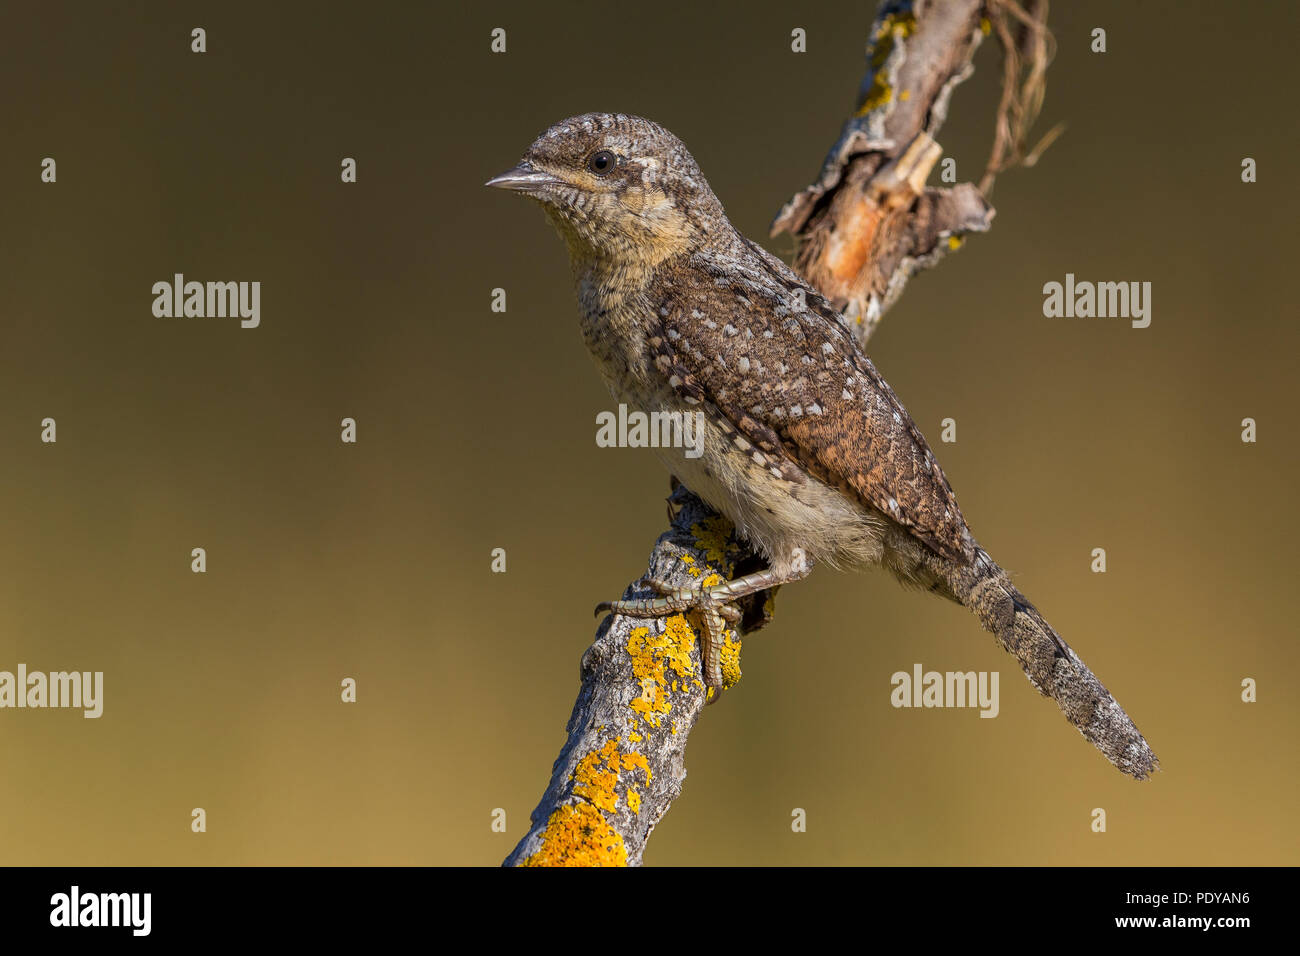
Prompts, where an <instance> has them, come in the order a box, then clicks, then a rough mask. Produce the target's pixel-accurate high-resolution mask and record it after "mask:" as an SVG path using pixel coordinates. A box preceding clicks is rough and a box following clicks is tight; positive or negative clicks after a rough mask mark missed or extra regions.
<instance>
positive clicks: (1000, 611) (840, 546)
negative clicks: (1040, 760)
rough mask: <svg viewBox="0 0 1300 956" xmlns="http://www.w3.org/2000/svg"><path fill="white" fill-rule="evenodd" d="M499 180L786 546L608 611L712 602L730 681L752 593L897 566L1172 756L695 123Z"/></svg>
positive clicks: (1101, 728)
mask: <svg viewBox="0 0 1300 956" xmlns="http://www.w3.org/2000/svg"><path fill="white" fill-rule="evenodd" d="M485 185H487V186H490V187H493V188H497V189H505V190H511V191H514V192H517V193H520V194H522V195H523V196H525V197H527V198H529V199H531V200H534V201H536V202H537V203H538V204H540V205H541V207H542V209H543V211H544V212H545V214H546V216H547V218H548V219H549V220H550V222H551V224H552V225H553V226H554V227H555V229H556V230H557V231H558V233H559V234H560V236H561V238H562V239H563V241H564V244H565V246H566V248H567V250H568V255H569V260H570V265H571V267H572V272H573V278H574V281H575V284H576V294H577V300H578V307H579V308H578V312H579V327H580V330H581V333H582V337H583V340H584V342H585V344H586V346H587V348H588V350H589V351H590V352H591V355H592V357H593V359H594V360H595V364H596V367H597V369H598V371H599V373H600V375H601V377H602V378H603V379H604V382H605V384H606V385H607V387H608V388H609V390H610V393H611V395H612V396H613V397H614V398H615V399H616V400H617V401H619V402H623V403H626V404H627V406H628V407H629V408H635V409H640V410H642V411H644V412H646V413H651V412H658V413H661V414H667V415H680V416H687V415H698V416H701V417H698V418H696V419H695V420H696V421H701V422H702V423H703V429H702V435H701V436H697V443H698V445H699V446H700V447H699V448H698V453H697V454H696V455H694V456H691V455H687V454H686V453H685V452H684V450H683V449H681V448H671V447H660V448H658V449H656V454H657V455H658V456H659V457H660V458H661V459H662V461H663V463H664V465H665V466H666V467H667V468H668V470H669V471H670V473H671V474H672V475H673V476H674V477H675V478H676V479H677V480H679V481H681V482H682V483H684V484H685V485H686V486H687V487H688V488H689V489H690V490H691V491H693V492H694V493H695V494H696V495H698V496H699V497H700V498H701V499H703V500H704V501H705V502H707V503H708V504H709V505H710V506H711V507H712V508H714V509H715V510H716V511H718V512H719V513H721V514H723V515H724V516H725V517H726V518H727V519H728V520H730V521H731V523H732V524H733V525H734V527H735V529H736V532H737V534H738V535H739V536H740V537H741V538H742V539H743V540H744V541H745V542H747V543H748V544H749V545H750V546H751V547H752V548H753V549H754V550H755V551H756V552H757V553H758V554H760V555H761V556H762V558H763V560H764V561H765V562H766V564H767V567H766V569H764V570H761V571H757V572H754V573H752V574H746V575H743V576H741V577H739V578H736V579H734V580H731V581H726V582H723V583H722V584H718V585H713V586H707V587H704V586H701V587H696V588H672V587H669V586H667V585H666V584H663V583H660V582H654V581H651V582H648V583H649V584H650V585H651V587H652V588H653V590H654V591H655V592H657V596H655V597H649V598H639V599H630V600H622V601H612V602H604V603H602V604H601V605H599V606H598V608H597V611H598V613H600V612H613V613H617V614H623V615H627V616H632V617H637V618H655V617H660V616H665V615H668V614H672V613H677V612H680V611H697V612H699V613H700V614H701V616H702V619H703V622H704V625H705V627H704V630H705V635H704V637H702V639H701V656H702V664H703V667H702V670H703V673H704V676H705V683H706V684H707V685H708V687H710V688H715V687H720V686H721V683H722V681H721V674H720V670H719V666H718V649H719V648H720V646H721V642H722V634H723V629H724V628H725V626H726V624H727V623H728V622H735V621H736V620H737V619H738V617H739V613H738V611H737V609H736V608H735V607H734V604H735V602H736V601H738V600H739V599H741V598H744V597H746V596H748V595H751V594H755V593H757V592H759V591H763V590H767V589H770V588H774V587H777V586H780V585H784V584H789V583H791V582H794V581H798V580H800V579H802V578H804V577H806V576H807V575H808V574H809V573H810V572H811V570H812V568H813V567H814V566H817V565H826V566H830V567H835V568H840V569H846V570H853V571H858V570H865V569H868V568H875V567H881V568H884V569H885V570H887V571H888V572H890V573H892V574H893V575H894V577H896V578H897V579H898V580H899V581H901V582H902V583H903V584H905V585H908V586H911V587H915V588H919V589H922V590H924V591H927V592H930V593H933V594H936V595H939V596H941V597H943V598H946V599H948V600H950V601H953V602H956V603H957V604H960V605H962V606H964V607H966V608H968V609H970V610H971V611H973V612H974V613H975V615H976V617H977V618H978V619H979V621H980V623H981V624H982V625H983V626H984V628H985V629H987V630H988V631H990V632H991V633H992V634H993V635H994V636H995V638H996V639H997V640H998V641H999V642H1000V643H1001V645H1002V646H1003V647H1004V648H1005V649H1007V650H1008V651H1010V652H1011V653H1012V654H1013V655H1014V656H1015V657H1016V658H1017V660H1018V661H1019V662H1020V664H1021V666H1022V668H1023V669H1024V671H1025V674H1026V676H1028V678H1029V680H1030V682H1031V683H1033V684H1034V686H1035V687H1036V688H1037V689H1038V690H1039V691H1040V692H1041V693H1043V694H1044V695H1045V696H1051V697H1053V698H1054V699H1055V700H1056V702H1057V703H1058V705H1059V706H1060V707H1061V709H1062V710H1063V711H1064V712H1065V714H1066V717H1067V718H1068V719H1069V720H1070V721H1071V723H1073V724H1074V725H1075V727H1076V728H1078V729H1079V731H1080V732H1081V733H1082V734H1083V736H1084V737H1085V738H1087V739H1088V740H1089V741H1091V742H1092V743H1093V744H1094V745H1095V746H1096V747H1097V749H1098V750H1100V751H1101V753H1102V754H1103V755H1104V756H1106V757H1107V758H1108V759H1109V760H1110V761H1111V763H1113V764H1114V765H1115V766H1116V767H1118V768H1119V769H1120V770H1121V771H1122V772H1124V773H1126V774H1128V775H1130V776H1132V777H1135V778H1137V779H1146V778H1147V777H1148V776H1149V775H1150V774H1151V772H1152V771H1153V770H1155V769H1157V768H1158V761H1157V759H1156V757H1155V754H1154V753H1153V752H1152V750H1151V748H1150V746H1149V745H1148V744H1147V742H1146V740H1145V739H1144V738H1143V737H1142V735H1141V733H1139V732H1138V730H1137V728H1136V726H1134V724H1133V722H1132V721H1131V720H1130V719H1129V718H1128V715H1127V714H1126V713H1125V712H1124V711H1123V709H1122V708H1120V707H1119V705H1118V704H1117V703H1116V702H1115V700H1114V698H1113V697H1112V696H1111V695H1110V693H1109V691H1107V690H1106V688H1105V687H1104V686H1103V685H1102V684H1101V682H1100V681H1099V680H1098V679H1097V678H1096V677H1095V676H1094V675H1093V674H1092V673H1091V671H1089V670H1088V669H1087V668H1086V666H1084V665H1083V663H1082V661H1081V660H1079V658H1078V656H1077V655H1076V654H1075V653H1074V652H1073V651H1072V650H1071V649H1070V648H1069V646H1068V645H1067V644H1066V643H1065V642H1064V641H1063V640H1062V639H1061V637H1060V636H1059V635H1058V634H1057V632H1056V631H1055V630H1053V629H1052V627H1051V626H1050V625H1049V624H1048V623H1047V621H1046V620H1045V619H1044V618H1043V616H1042V615H1041V614H1040V613H1039V612H1038V610H1037V609H1036V608H1035V607H1034V606H1033V605H1032V604H1031V603H1030V602H1029V601H1028V600H1027V599H1026V598H1025V597H1024V595H1023V594H1021V592H1020V591H1019V590H1018V589H1017V587H1016V586H1015V585H1014V584H1013V583H1012V581H1011V579H1010V577H1009V575H1008V574H1007V573H1006V572H1005V571H1004V570H1003V569H1002V568H1001V567H1000V566H999V565H998V564H996V563H995V562H994V561H993V559H992V558H991V557H990V556H989V555H988V553H987V552H985V551H984V549H983V548H981V547H980V545H979V543H978V542H977V541H976V539H975V537H974V536H973V535H972V533H971V531H970V528H969V527H968V526H967V523H966V519H965V517H964V516H963V514H962V511H961V509H960V508H959V507H958V504H957V499H956V496H955V495H954V493H953V490H952V487H951V485H950V484H949V481H948V479H947V477H946V476H945V474H944V472H943V469H942V468H941V467H940V465H939V462H938V460H937V459H936V457H935V455H934V453H933V451H932V450H931V448H930V446H929V445H928V444H927V442H926V440H925V438H924V436H923V435H922V434H921V431H920V429H919V428H918V427H917V425H916V423H915V422H914V421H913V420H912V417H911V416H910V415H909V414H908V412H907V409H906V408H904V406H903V404H902V402H900V401H899V399H898V397H897V396H896V395H895V394H894V391H893V389H892V388H890V386H889V385H888V383H887V382H886V381H885V380H884V379H883V378H882V377H881V375H880V373H879V372H878V371H877V370H876V367H875V365H874V364H873V363H872V361H871V359H869V358H868V357H867V355H866V354H865V353H864V352H863V350H862V348H861V347H860V346H859V344H858V342H857V339H856V338H855V337H854V336H853V334H852V333H851V331H850V329H849V326H848V323H847V320H846V319H845V318H844V316H843V315H841V314H840V313H839V312H837V311H836V310H835V309H834V308H833V307H832V305H831V303H830V302H829V301H828V300H827V299H826V298H825V297H824V296H823V295H822V294H821V293H819V292H818V291H817V290H816V289H815V288H813V287H812V286H811V285H809V284H808V283H807V282H805V281H804V280H803V279H802V278H801V277H800V276H799V275H798V274H796V273H795V272H794V271H793V270H792V269H791V268H790V267H789V266H787V265H786V264H785V263H784V262H782V261H781V260H780V259H779V258H777V257H776V256H774V255H772V254H771V253H769V252H768V251H767V250H765V249H763V248H762V247H761V246H760V245H758V244H757V243H755V242H753V241H751V240H749V239H748V238H746V237H745V236H743V235H742V234H741V233H740V232H739V231H738V230H737V229H736V228H735V227H734V226H733V225H732V224H731V222H730V220H729V219H728V218H727V215H726V213H725V211H724V209H723V206H722V203H721V201H720V200H719V199H718V197H717V196H716V195H715V194H714V192H713V190H712V188H711V187H710V186H709V184H708V182H707V181H706V180H705V178H704V175H703V174H702V173H701V171H700V168H699V166H698V164H697V163H696V161H695V159H694V157H693V156H692V155H691V153H690V152H689V151H688V150H687V148H686V146H685V145H684V144H683V143H682V141H681V140H680V139H678V138H677V137H676V136H675V135H673V134H672V133H671V132H669V131H668V130H667V129H665V128H664V127H662V126H660V125H659V124H657V123H655V122H653V121H651V120H648V119H645V118H642V117H639V116H631V115H626V114H621V113H587V114H583V115H579V116H573V117H570V118H569V119H565V120H562V121H560V122H558V123H556V124H554V125H553V126H551V127H550V128H548V129H546V130H545V131H544V132H543V133H542V134H541V135H540V136H538V137H537V138H536V140H535V141H534V142H533V143H532V145H531V146H529V147H528V149H527V151H526V152H525V153H524V156H523V158H522V159H521V160H520V161H519V162H518V164H517V165H515V166H514V167H513V168H511V169H509V170H508V171H506V172H504V173H502V174H500V175H498V176H495V177H493V178H492V179H490V180H488V182H487V183H486V184H485Z"/></svg>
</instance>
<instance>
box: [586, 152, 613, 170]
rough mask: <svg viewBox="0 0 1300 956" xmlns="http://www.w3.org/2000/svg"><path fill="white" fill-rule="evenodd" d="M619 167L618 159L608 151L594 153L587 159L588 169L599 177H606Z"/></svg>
mask: <svg viewBox="0 0 1300 956" xmlns="http://www.w3.org/2000/svg"><path fill="white" fill-rule="evenodd" d="M617 165H618V157H617V156H615V155H614V154H613V153H612V152H610V151H609V150H607V149H602V150H600V151H598V152H595V153H592V154H591V156H590V157H589V158H588V159H587V168H588V169H590V170H591V171H592V172H593V173H595V174H596V175H597V176H604V175H605V174H606V173H608V172H609V171H610V170H612V169H613V168H614V167H615V166H617Z"/></svg>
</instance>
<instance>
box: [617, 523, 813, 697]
mask: <svg viewBox="0 0 1300 956" xmlns="http://www.w3.org/2000/svg"><path fill="white" fill-rule="evenodd" d="M810 570H811V565H810V564H809V562H808V559H807V557H806V556H805V555H804V552H803V549H802V548H796V549H795V550H794V552H793V554H792V556H791V561H790V562H789V563H788V565H787V567H786V568H785V570H783V571H776V570H773V569H772V568H768V569H767V570H765V571H757V572H755V573H753V574H746V575H745V576H744V577H739V578H736V579H735V580H732V581H724V582H723V583H722V584H716V585H713V586H711V587H685V588H682V587H674V586H672V585H670V584H667V583H665V582H663V581H658V580H655V579H653V578H648V579H647V580H646V583H647V585H649V587H650V588H651V589H653V590H654V592H655V593H656V594H658V595H659V597H655V598H634V599H632V600H629V601H602V602H601V603H600V604H597V605H596V613H597V614H598V615H599V614H604V613H613V614H622V615H623V616H625V617H637V618H655V617H667V616H668V615H670V614H679V613H682V612H685V611H698V612H699V614H700V618H701V620H702V621H703V624H704V633H703V635H701V638H700V658H701V669H702V670H703V672H704V684H705V687H706V688H709V690H708V691H706V693H707V694H708V702H709V703H712V702H713V701H715V700H717V699H718V697H719V696H720V695H721V694H722V686H723V685H722V664H721V656H722V646H723V639H724V635H725V633H726V629H727V623H730V624H731V625H732V626H733V627H734V626H735V625H737V624H739V622H740V619H741V617H742V616H743V615H742V614H741V612H740V610H739V609H738V608H736V607H735V606H734V604H735V602H736V601H739V600H740V599H741V598H744V597H748V596H749V595H751V594H756V593H757V592H759V591H765V590H767V589H769V588H774V587H779V586H780V585H782V584H787V583H789V582H791V581H797V580H799V579H800V578H804V577H807V576H808V573H809V571H810Z"/></svg>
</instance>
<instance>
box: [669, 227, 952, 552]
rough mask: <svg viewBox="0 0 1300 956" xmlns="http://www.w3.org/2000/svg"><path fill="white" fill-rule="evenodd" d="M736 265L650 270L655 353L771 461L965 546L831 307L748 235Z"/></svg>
mask: <svg viewBox="0 0 1300 956" xmlns="http://www.w3.org/2000/svg"><path fill="white" fill-rule="evenodd" d="M749 248H750V250H752V252H751V253H750V254H744V253H742V254H741V259H739V260H733V261H739V262H741V263H743V265H741V266H740V267H737V266H735V265H732V264H731V263H727V262H725V261H724V263H723V264H719V263H717V262H715V261H712V260H710V259H705V258H702V257H699V258H692V259H690V260H687V261H685V262H683V263H681V264H680V267H678V268H668V269H663V270H661V276H662V277H661V279H660V280H659V281H657V282H656V284H655V286H654V288H653V289H652V290H651V291H652V293H653V299H652V305H653V306H655V307H656V311H657V315H656V319H657V320H658V323H659V328H658V330H657V331H658V333H659V334H657V335H655V336H654V337H653V340H652V343H651V344H652V346H653V347H654V348H655V349H656V350H657V353H656V357H655V360H656V364H657V366H658V369H659V371H660V372H661V373H662V374H664V375H665V376H666V377H667V378H668V380H669V382H670V383H671V384H672V385H673V387H674V388H675V389H676V390H677V392H678V393H679V394H680V395H681V396H682V397H683V398H684V399H686V400H688V401H691V402H704V401H707V402H709V403H711V404H712V405H714V406H715V407H716V408H717V409H718V410H719V411H720V412H722V414H723V415H725V416H726V417H727V418H728V419H729V420H730V421H731V423H732V424H733V425H734V426H735V427H736V429H737V431H739V432H740V433H741V434H742V435H744V436H745V438H746V439H747V440H748V441H750V442H751V443H753V444H754V445H755V446H757V447H758V448H759V449H761V450H762V451H763V452H765V453H766V454H767V457H768V458H769V459H773V460H774V462H775V463H776V464H778V465H781V464H782V463H784V466H785V467H786V468H787V469H789V468H790V467H791V466H793V465H794V463H796V462H797V464H798V467H800V468H802V469H804V470H805V471H807V472H808V473H810V474H812V475H813V476H815V477H817V478H819V479H821V480H822V481H824V482H826V483H827V484H830V485H833V486H835V487H839V488H841V489H843V490H844V491H846V492H848V493H850V494H853V495H856V496H857V498H858V499H859V500H860V501H861V502H863V503H865V504H868V505H870V506H872V507H874V508H875V509H877V510H878V511H881V512H883V513H884V514H886V515H888V516H889V517H890V518H892V519H893V520H894V521H896V522H897V523H899V524H900V525H902V526H903V527H905V528H906V529H908V530H909V531H910V532H911V533H912V534H913V535H914V536H915V537H916V538H918V539H919V540H920V541H922V542H924V543H925V544H926V545H928V546H929V547H930V548H931V549H933V550H934V551H936V552H937V553H939V554H942V555H944V556H946V557H949V558H952V559H954V560H959V561H962V562H963V563H967V562H969V561H970V560H971V559H972V556H973V551H972V548H973V545H972V542H971V537H970V534H969V532H968V531H967V528H966V521H965V519H964V518H963V517H962V514H961V510H960V509H959V508H958V507H957V500H956V497H955V496H954V495H953V491H952V488H951V487H950V486H949V484H948V479H947V478H946V477H945V476H944V473H943V470H942V469H941V468H940V467H939V463H938V462H937V461H936V460H935V457H934V455H933V453H932V452H931V451H930V447H929V445H927V444H926V441H925V438H924V436H922V434H921V432H920V430H919V429H917V427H916V424H915V423H914V422H913V421H912V418H911V416H910V415H908V413H907V409H905V408H904V407H903V405H902V403H901V402H899V400H898V398H897V396H895V395H894V392H893V390H892V389H891V388H890V387H889V385H888V384H887V383H886V382H885V380H884V379H883V378H881V377H880V374H879V373H878V372H877V371H876V369H875V366H874V365H872V363H871V360H870V359H868V358H867V357H866V356H865V355H864V354H863V353H862V351H861V350H860V349H859V348H858V346H857V344H856V342H855V341H854V339H853V337H852V336H851V335H850V333H849V332H848V330H847V329H846V328H845V327H844V326H843V325H842V324H841V320H840V318H839V316H838V315H837V313H836V312H835V311H834V310H833V309H832V308H831V306H830V304H829V303H828V302H827V301H826V300H825V299H824V298H823V297H822V296H821V295H819V294H818V293H817V292H816V291H814V290H812V289H810V288H809V287H808V286H807V285H805V284H804V283H803V282H802V281H801V280H800V279H799V278H798V276H796V275H795V274H794V273H793V272H792V271H790V270H789V269H788V268H787V267H786V266H785V265H784V263H781V262H780V260H778V259H776V258H775V257H773V256H771V255H769V254H768V253H766V252H765V251H763V250H761V249H760V248H759V247H757V246H753V245H752V244H749Z"/></svg>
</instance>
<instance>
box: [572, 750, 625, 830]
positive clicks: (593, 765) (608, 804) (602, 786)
mask: <svg viewBox="0 0 1300 956" xmlns="http://www.w3.org/2000/svg"><path fill="white" fill-rule="evenodd" d="M602 764H603V765H604V766H605V767H607V768H608V769H607V770H602V769H601V766H602ZM573 779H574V780H576V781H577V782H576V783H575V784H574V786H573V792H574V793H576V794H577V795H578V796H580V797H585V798H586V799H588V800H590V801H591V802H592V803H593V804H595V805H596V806H597V807H599V808H600V809H602V810H608V811H610V812H611V813H613V812H615V811H617V810H618V789H617V785H618V741H617V740H607V741H605V746H604V747H602V748H601V749H600V750H597V751H594V752H592V753H589V754H587V756H585V757H583V758H582V759H581V760H579V761H578V766H577V767H576V768H575V769H574V771H573Z"/></svg>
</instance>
